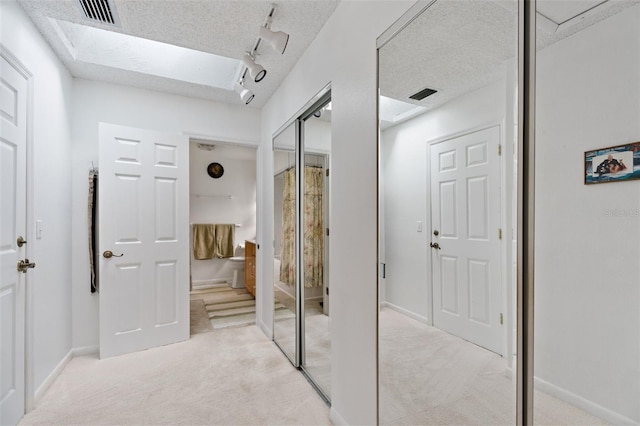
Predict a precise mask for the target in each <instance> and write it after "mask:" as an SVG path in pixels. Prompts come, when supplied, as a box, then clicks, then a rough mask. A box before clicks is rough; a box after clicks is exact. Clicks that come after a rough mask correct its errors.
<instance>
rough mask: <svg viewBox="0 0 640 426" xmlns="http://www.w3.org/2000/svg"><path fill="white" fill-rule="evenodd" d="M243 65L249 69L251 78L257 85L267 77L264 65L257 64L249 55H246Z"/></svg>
mask: <svg viewBox="0 0 640 426" xmlns="http://www.w3.org/2000/svg"><path fill="white" fill-rule="evenodd" d="M242 63H243V64H244V65H245V66H246V67H247V69H249V74H251V78H253V80H254V81H255V82H256V83H258V82H259V81H261V80H262V79H263V78H264V77H265V76H266V75H267V70H265V69H264V67H263V66H262V65H260V64H256V63H255V61H254V60H253V58H252V57H251V56H250V55H249V54H246V55H244V58H242Z"/></svg>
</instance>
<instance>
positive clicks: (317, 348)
mask: <svg viewBox="0 0 640 426" xmlns="http://www.w3.org/2000/svg"><path fill="white" fill-rule="evenodd" d="M330 116H331V114H330V97H329V95H328V94H327V95H325V96H323V97H321V98H320V100H319V101H318V102H316V103H315V104H313V105H312V106H311V107H310V108H309V109H308V110H307V111H306V112H305V113H304V114H302V115H301V116H300V117H299V118H298V119H297V120H295V121H294V122H293V123H292V124H291V125H289V126H288V127H287V128H285V129H284V130H283V131H282V132H280V133H278V134H277V135H276V137H275V138H274V152H273V158H274V276H273V282H274V287H273V288H274V301H275V305H274V341H275V342H276V344H277V345H278V346H279V347H280V349H281V350H282V351H283V352H284V354H285V355H286V356H287V357H288V358H289V360H290V361H291V362H292V363H293V364H294V365H295V366H296V367H299V368H300V369H301V370H302V371H303V372H304V374H306V375H307V376H308V377H309V379H310V380H311V382H312V383H313V384H314V386H315V387H316V389H317V390H318V391H319V393H320V394H321V395H322V396H323V397H324V398H325V399H326V400H327V401H328V400H329V395H330V353H331V339H330V318H329V297H330V296H329V295H330V292H329V275H328V259H329V257H328V250H329V183H328V179H329V152H330V146H331V121H330Z"/></svg>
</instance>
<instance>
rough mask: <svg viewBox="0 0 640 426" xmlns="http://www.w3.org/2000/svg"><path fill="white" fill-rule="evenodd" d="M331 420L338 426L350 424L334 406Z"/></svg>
mask: <svg viewBox="0 0 640 426" xmlns="http://www.w3.org/2000/svg"><path fill="white" fill-rule="evenodd" d="M329 420H331V423H332V424H334V425H336V426H347V425H348V424H349V423H347V421H346V420H345V419H344V417H342V416H341V415H340V414H339V413H338V412H337V411H336V409H335V408H333V406H332V407H331V409H330V410H329Z"/></svg>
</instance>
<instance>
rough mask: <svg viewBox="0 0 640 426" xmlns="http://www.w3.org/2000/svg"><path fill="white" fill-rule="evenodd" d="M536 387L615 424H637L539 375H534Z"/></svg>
mask: <svg viewBox="0 0 640 426" xmlns="http://www.w3.org/2000/svg"><path fill="white" fill-rule="evenodd" d="M533 381H534V388H535V389H536V390H539V391H542V392H544V393H546V394H547V395H549V396H552V397H554V398H558V399H559V400H561V401H564V402H566V403H568V404H571V405H573V406H575V407H577V408H580V409H582V410H584V411H586V412H587V413H589V414H592V415H594V416H596V417H600V418H601V419H603V420H604V421H606V422H607V423H609V424H613V425H637V424H638V422H636V421H634V420H632V419H630V418H628V417H625V416H623V415H622V414H619V413H616V412H615V411H611V410H609V409H608V408H605V407H603V406H602V405H598V404H596V403H595V402H592V401H589V400H588V399H585V398H583V397H581V396H579V395H576V394H574V393H572V392H569V391H568V390H566V389H562V388H560V387H558V386H556V385H553V384H551V383H549V382H546V381H544V380H542V379H540V378H538V377H534V379H533Z"/></svg>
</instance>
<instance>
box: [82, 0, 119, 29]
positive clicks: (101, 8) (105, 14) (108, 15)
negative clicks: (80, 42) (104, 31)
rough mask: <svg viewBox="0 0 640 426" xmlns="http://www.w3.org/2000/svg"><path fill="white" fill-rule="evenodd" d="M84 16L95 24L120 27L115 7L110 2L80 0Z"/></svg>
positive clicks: (106, 0) (107, 0)
mask: <svg viewBox="0 0 640 426" xmlns="http://www.w3.org/2000/svg"><path fill="white" fill-rule="evenodd" d="M78 2H79V3H80V7H81V8H82V11H83V12H84V16H85V17H86V18H87V19H89V20H91V21H94V22H100V23H103V24H109V25H118V26H119V25H120V22H119V20H118V14H117V13H116V9H115V7H114V6H113V5H112V4H111V2H109V0H78Z"/></svg>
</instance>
